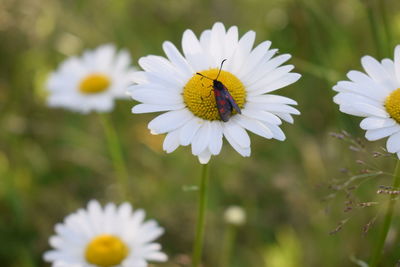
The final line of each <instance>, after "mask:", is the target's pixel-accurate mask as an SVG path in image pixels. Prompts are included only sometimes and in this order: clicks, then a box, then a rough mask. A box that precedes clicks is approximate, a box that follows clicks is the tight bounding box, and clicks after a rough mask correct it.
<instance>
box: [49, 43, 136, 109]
mask: <svg viewBox="0 0 400 267" xmlns="http://www.w3.org/2000/svg"><path fill="white" fill-rule="evenodd" d="M130 63H131V58H130V55H129V53H128V52H127V51H120V52H117V51H116V48H115V46H114V45H111V44H108V45H102V46H100V47H98V48H96V49H95V50H93V51H85V52H84V53H83V55H82V56H80V57H78V56H73V57H71V58H68V59H66V60H65V61H64V62H62V63H61V64H60V66H59V67H58V69H57V70H56V71H54V72H52V73H51V74H50V77H49V79H48V81H47V89H48V90H49V96H48V100H47V102H48V104H49V106H51V107H64V108H67V109H70V110H74V111H79V112H82V113H88V112H90V111H99V112H109V111H111V110H112V109H113V107H114V99H115V98H126V97H127V94H126V88H127V87H128V86H129V85H130V84H132V81H131V78H130V77H131V76H132V75H133V73H134V68H132V67H131V66H130Z"/></svg>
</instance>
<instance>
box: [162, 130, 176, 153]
mask: <svg viewBox="0 0 400 267" xmlns="http://www.w3.org/2000/svg"><path fill="white" fill-rule="evenodd" d="M178 146H179V129H178V130H175V131H172V132H169V133H168V134H167V136H166V137H165V139H164V143H163V149H164V151H165V152H167V153H171V152H173V151H175V149H177V148H178Z"/></svg>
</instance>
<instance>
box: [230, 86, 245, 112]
mask: <svg viewBox="0 0 400 267" xmlns="http://www.w3.org/2000/svg"><path fill="white" fill-rule="evenodd" d="M226 99H227V100H228V101H229V103H230V104H231V106H232V108H234V109H235V110H236V112H237V113H239V114H242V111H241V110H240V108H239V106H238V104H237V103H236V101H235V99H233V97H232V95H231V94H230V93H229V92H228V90H226Z"/></svg>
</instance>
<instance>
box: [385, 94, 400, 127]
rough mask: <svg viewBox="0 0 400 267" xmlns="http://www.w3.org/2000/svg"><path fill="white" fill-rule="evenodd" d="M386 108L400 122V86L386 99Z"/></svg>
mask: <svg viewBox="0 0 400 267" xmlns="http://www.w3.org/2000/svg"><path fill="white" fill-rule="evenodd" d="M385 108H386V111H387V112H388V113H389V115H390V117H392V118H393V119H394V120H395V121H397V122H398V123H400V88H398V89H396V90H394V91H393V92H392V93H391V94H390V95H389V96H388V97H387V98H386V100H385Z"/></svg>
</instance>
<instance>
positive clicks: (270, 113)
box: [129, 23, 300, 164]
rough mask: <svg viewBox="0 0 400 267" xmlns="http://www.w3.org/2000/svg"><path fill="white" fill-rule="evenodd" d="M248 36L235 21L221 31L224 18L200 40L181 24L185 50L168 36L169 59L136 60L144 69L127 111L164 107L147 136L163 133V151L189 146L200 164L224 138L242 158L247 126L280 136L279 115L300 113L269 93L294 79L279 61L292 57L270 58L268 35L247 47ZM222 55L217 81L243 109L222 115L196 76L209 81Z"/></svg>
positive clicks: (289, 102) (250, 37)
mask: <svg viewBox="0 0 400 267" xmlns="http://www.w3.org/2000/svg"><path fill="white" fill-rule="evenodd" d="M254 39H255V33H254V32H253V31H249V32H247V33H246V34H245V35H244V36H243V37H242V38H240V39H239V37H238V28H237V27H236V26H233V27H231V28H229V29H228V30H227V31H226V30H225V27H224V25H223V24H222V23H215V24H214V26H213V27H212V29H211V30H206V31H204V32H203V33H202V34H201V35H200V39H197V37H196V36H195V34H194V33H193V32H192V31H191V30H186V31H185V32H184V34H183V38H182V50H183V55H182V54H181V53H180V52H179V51H178V49H177V48H176V47H175V46H174V45H173V44H172V43H171V42H168V41H167V42H164V44H163V49H164V52H165V54H166V55H167V58H164V57H161V56H153V55H150V56H147V57H142V58H141V59H140V60H139V64H140V66H141V67H142V68H143V69H144V71H141V72H137V73H136V74H135V75H134V79H133V80H134V81H135V82H136V83H137V85H134V86H131V87H130V88H129V92H130V94H131V96H132V98H133V99H135V100H137V101H139V102H142V103H141V104H139V105H136V106H135V107H133V109H132V112H133V113H148V112H165V113H164V114H161V115H159V116H158V117H156V118H155V119H153V120H152V121H151V122H150V123H149V125H148V127H149V129H150V130H151V133H152V134H167V135H166V138H165V140H164V145H163V147H164V150H165V151H166V152H168V153H170V152H172V151H174V150H175V149H176V148H177V147H178V146H179V145H182V146H187V145H191V147H192V153H193V154H194V155H196V156H198V157H199V160H200V162H201V163H203V164H204V163H207V162H208V161H209V159H210V157H211V155H218V154H219V153H220V151H221V147H222V138H223V136H225V138H226V139H227V140H228V142H229V143H230V144H231V145H232V147H233V148H234V149H235V150H236V151H237V152H239V153H240V154H241V155H242V156H245V157H248V156H250V138H249V135H248V133H247V131H246V130H248V131H250V132H253V133H255V134H258V135H260V136H262V137H265V138H268V139H271V138H275V139H278V140H284V139H285V134H284V133H283V132H282V130H281V129H280V127H279V125H280V124H281V123H282V121H281V120H285V121H288V122H290V123H292V122H293V118H292V116H291V115H292V114H300V113H299V111H298V110H296V109H295V108H293V107H291V106H290V105H296V104H297V103H296V101H294V100H292V99H290V98H287V97H283V96H278V95H273V94H270V93H271V92H273V91H275V90H277V89H280V88H282V87H284V86H287V85H289V84H292V83H294V82H296V81H297V80H298V79H299V78H300V75H299V74H297V73H290V71H291V70H292V69H293V68H294V67H293V65H285V66H281V64H283V63H284V62H286V61H287V60H288V59H289V58H290V55H288V54H282V55H279V56H277V57H273V56H274V55H275V54H276V53H277V49H270V46H271V42H270V41H265V42H263V43H261V44H260V45H258V46H257V47H256V48H254V49H253V44H254ZM224 59H226V62H225V64H224V65H223V68H222V71H221V73H220V76H219V77H218V81H220V82H222V83H223V85H224V86H225V87H226V88H227V89H228V91H229V93H230V94H231V95H232V97H233V99H234V101H235V102H236V103H237V105H238V106H239V108H240V109H241V114H237V112H236V111H235V110H234V109H233V108H232V107H230V110H231V111H232V114H231V116H228V119H227V120H225V121H223V120H222V119H221V117H220V115H219V111H218V109H217V106H216V100H215V96H214V92H213V87H212V85H213V81H212V80H209V79H207V78H205V77H202V76H200V75H197V74H196V73H200V74H202V75H204V76H207V77H209V78H211V79H215V78H216V77H217V75H218V72H219V68H220V66H221V62H222V61H223V60H224ZM228 107H229V106H228Z"/></svg>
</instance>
